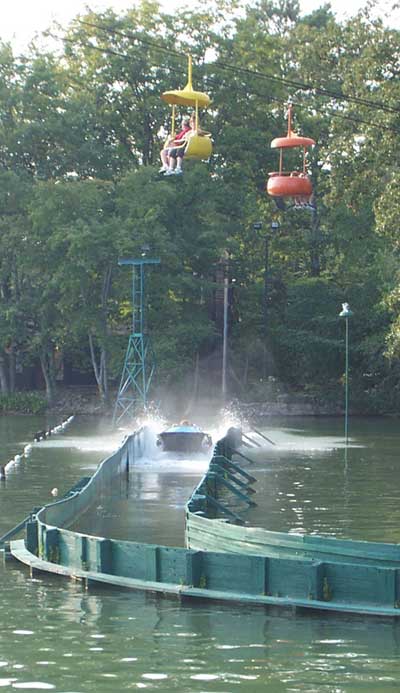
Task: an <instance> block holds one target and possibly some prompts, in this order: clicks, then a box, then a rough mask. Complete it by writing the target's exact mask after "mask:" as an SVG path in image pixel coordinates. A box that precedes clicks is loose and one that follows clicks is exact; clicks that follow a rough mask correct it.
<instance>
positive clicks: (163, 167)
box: [158, 166, 168, 173]
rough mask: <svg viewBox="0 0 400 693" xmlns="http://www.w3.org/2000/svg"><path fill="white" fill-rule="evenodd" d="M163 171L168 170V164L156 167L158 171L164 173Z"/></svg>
mask: <svg viewBox="0 0 400 693" xmlns="http://www.w3.org/2000/svg"><path fill="white" fill-rule="evenodd" d="M165 171H168V166H161V168H159V169H158V173H165Z"/></svg>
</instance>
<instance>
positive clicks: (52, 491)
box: [50, 488, 58, 497]
mask: <svg viewBox="0 0 400 693" xmlns="http://www.w3.org/2000/svg"><path fill="white" fill-rule="evenodd" d="M50 493H51V495H52V496H54V497H56V496H58V488H52V489H51V491H50Z"/></svg>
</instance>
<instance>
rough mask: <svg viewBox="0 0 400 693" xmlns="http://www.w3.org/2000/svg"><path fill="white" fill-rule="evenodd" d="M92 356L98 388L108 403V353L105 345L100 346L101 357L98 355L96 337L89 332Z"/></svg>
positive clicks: (104, 400) (103, 400) (102, 398)
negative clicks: (95, 343)
mask: <svg viewBox="0 0 400 693" xmlns="http://www.w3.org/2000/svg"><path fill="white" fill-rule="evenodd" d="M88 338H89V348H90V358H91V361H92V366H93V372H94V377H95V378H96V383H97V389H98V392H99V395H100V398H101V400H102V402H104V403H105V404H108V382H107V354H106V350H105V348H104V347H100V357H99V358H97V356H96V349H95V345H94V338H93V335H92V334H90V333H89V334H88Z"/></svg>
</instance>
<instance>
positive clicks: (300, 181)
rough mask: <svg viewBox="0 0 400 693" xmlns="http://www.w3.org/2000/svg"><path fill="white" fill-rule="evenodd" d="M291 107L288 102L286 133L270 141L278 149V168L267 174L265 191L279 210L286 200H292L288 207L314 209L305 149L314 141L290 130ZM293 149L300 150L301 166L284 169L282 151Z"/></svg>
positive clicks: (273, 147) (283, 206)
mask: <svg viewBox="0 0 400 693" xmlns="http://www.w3.org/2000/svg"><path fill="white" fill-rule="evenodd" d="M292 108H293V107H292V104H289V108H288V130H287V135H286V136H285V137H276V138H275V139H274V140H272V142H271V148H272V149H279V170H278V171H273V172H271V173H270V174H269V179H268V183H267V193H268V195H270V196H271V197H272V198H273V199H274V201H275V204H276V206H277V207H278V209H279V210H281V211H285V209H286V200H288V201H291V202H292V204H291V206H290V207H289V208H288V209H290V208H293V209H315V208H314V205H313V187H312V182H311V179H310V177H309V175H308V172H307V149H308V147H312V146H313V145H314V144H315V141H314V140H313V139H311V137H303V136H301V135H297V134H296V133H295V132H294V131H293V130H292ZM293 149H295V150H296V149H301V150H302V168H301V169H300V170H291V171H285V170H284V168H283V152H284V151H285V152H287V151H288V150H289V151H290V150H293Z"/></svg>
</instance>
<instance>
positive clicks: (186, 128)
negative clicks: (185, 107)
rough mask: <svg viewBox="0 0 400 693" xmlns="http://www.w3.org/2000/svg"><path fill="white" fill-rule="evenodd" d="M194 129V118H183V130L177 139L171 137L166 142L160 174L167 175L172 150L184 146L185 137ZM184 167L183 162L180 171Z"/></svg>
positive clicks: (161, 156)
mask: <svg viewBox="0 0 400 693" xmlns="http://www.w3.org/2000/svg"><path fill="white" fill-rule="evenodd" d="M191 129H192V116H183V118H182V130H180V131H179V132H178V133H177V134H176V135H175V137H172V136H169V137H168V138H167V141H166V142H165V145H164V148H163V149H162V150H161V152H160V158H161V163H162V166H161V168H160V170H159V173H166V171H168V169H169V168H170V164H171V162H170V155H171V150H172V149H175V148H177V147H179V146H182V144H183V142H185V135H187V133H188V132H190V131H191ZM181 167H182V162H180V169H181Z"/></svg>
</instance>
